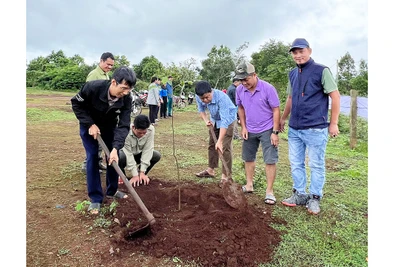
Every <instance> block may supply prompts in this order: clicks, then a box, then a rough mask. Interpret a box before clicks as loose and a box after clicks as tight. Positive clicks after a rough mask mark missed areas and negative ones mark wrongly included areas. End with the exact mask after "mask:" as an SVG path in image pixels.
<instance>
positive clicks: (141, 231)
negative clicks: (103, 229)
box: [124, 223, 151, 240]
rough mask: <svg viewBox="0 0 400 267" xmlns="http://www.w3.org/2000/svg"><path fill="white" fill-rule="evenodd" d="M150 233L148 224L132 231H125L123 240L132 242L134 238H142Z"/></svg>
mask: <svg viewBox="0 0 400 267" xmlns="http://www.w3.org/2000/svg"><path fill="white" fill-rule="evenodd" d="M150 233H151V228H150V223H148V224H145V225H143V226H139V227H135V228H133V229H126V232H125V234H124V238H125V239H126V240H133V239H135V238H139V237H143V236H146V235H148V234H150Z"/></svg>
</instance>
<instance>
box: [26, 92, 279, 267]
mask: <svg viewBox="0 0 400 267" xmlns="http://www.w3.org/2000/svg"><path fill="white" fill-rule="evenodd" d="M69 99H70V97H63V96H56V95H52V96H43V97H37V96H35V97H33V96H27V107H35V108H52V109H58V110H62V111H68V112H72V111H71V107H70V105H69ZM143 113H144V114H147V113H148V111H147V109H144V110H143ZM198 120H199V118H198V115H197V114H196V112H190V111H187V112H175V116H174V119H173V123H174V125H175V127H177V126H179V125H181V126H182V125H183V126H182V127H184V126H185V127H187V128H188V131H189V132H190V130H191V127H192V125H197V124H198ZM171 125H172V124H171V119H167V120H161V121H160V122H159V124H158V125H157V126H156V149H157V150H159V151H160V152H161V154H162V159H161V161H160V162H159V163H158V164H157V165H156V166H155V167H154V169H153V170H152V171H151V173H150V174H149V176H150V178H151V183H150V185H149V186H142V187H138V188H136V191H137V193H138V194H139V196H140V197H141V198H142V200H143V202H144V203H145V205H146V207H147V208H148V210H149V211H150V212H151V213H152V214H153V215H154V217H155V219H156V223H155V224H154V225H153V226H151V232H149V233H148V234H147V235H144V236H140V237H137V238H134V239H133V240H128V239H127V238H126V234H127V231H129V230H128V229H129V228H130V227H133V226H135V225H140V224H143V223H145V222H146V218H145V217H144V215H143V214H142V212H141V210H140V209H139V208H138V206H137V204H136V203H135V202H134V200H133V198H132V197H130V198H129V199H127V200H120V201H119V205H118V206H117V208H116V214H115V215H114V216H113V215H112V214H111V213H107V214H106V215H105V216H104V217H103V218H101V220H100V219H97V220H95V219H96V217H90V216H88V215H85V214H81V213H79V212H77V211H75V206H76V202H77V201H80V202H81V201H83V200H88V197H87V192H86V179H85V175H84V174H83V173H82V172H81V171H80V166H81V162H82V161H83V159H84V150H83V147H82V143H81V140H80V137H79V133H78V121H77V120H76V119H75V120H71V121H60V122H44V123H40V124H37V123H29V122H27V126H26V131H27V135H26V136H27V144H26V149H27V150H26V151H27V154H26V170H27V173H26V190H27V192H26V200H27V201H26V225H27V229H26V241H27V247H26V260H27V266H177V264H180V265H181V266H201V265H202V266H257V263H267V262H268V261H269V260H270V259H271V257H272V252H273V250H274V248H275V246H276V245H277V244H278V243H279V242H280V233H279V232H278V231H276V230H274V229H273V228H272V227H270V224H271V223H284V222H277V221H276V219H275V218H273V217H272V216H271V213H272V210H273V208H274V207H273V206H267V205H265V204H263V203H262V199H260V197H258V196H255V195H247V196H246V197H247V199H248V202H249V206H248V209H247V210H246V211H238V210H235V209H233V208H231V207H230V206H229V205H228V204H227V203H226V202H225V200H224V198H223V196H222V191H221V189H220V188H219V187H218V182H219V179H214V180H211V179H205V180H206V181H200V182H199V181H198V178H196V177H195V176H194V175H193V173H195V172H198V171H200V170H201V169H202V168H204V167H205V165H206V159H207V149H206V146H207V132H206V131H207V129H206V127H204V128H201V129H202V130H200V132H197V133H196V134H185V131H184V130H182V131H181V132H180V133H179V134H178V135H177V136H173V131H172V127H171ZM193 127H195V126H193ZM173 140H175V142H176V143H177V142H178V143H179V146H178V147H175V151H176V154H177V155H176V156H177V158H180V162H179V165H180V168H179V172H178V171H177V168H176V162H175V157H174V155H173V153H172V152H173V149H174V148H173V143H172V141H173ZM240 149H241V144H240V141H235V143H234V150H235V154H236V156H238V155H240ZM198 159H202V160H200V161H199V160H198ZM103 176H104V175H103ZM103 181H104V178H103ZM120 190H122V191H125V192H128V191H127V189H126V188H125V186H124V185H121V186H120ZM179 199H180V202H179ZM179 203H180V205H179ZM110 204H111V202H110V201H109V200H108V202H105V203H104V205H103V206H108V205H110ZM116 219H117V220H116ZM106 224H110V225H109V227H104V225H106ZM99 225H100V226H103V227H96V226H99Z"/></svg>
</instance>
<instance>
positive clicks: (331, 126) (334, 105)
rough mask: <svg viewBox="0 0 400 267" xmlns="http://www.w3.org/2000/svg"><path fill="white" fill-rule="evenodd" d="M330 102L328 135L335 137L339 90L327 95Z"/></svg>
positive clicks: (338, 109)
mask: <svg viewBox="0 0 400 267" xmlns="http://www.w3.org/2000/svg"><path fill="white" fill-rule="evenodd" d="M329 96H330V98H331V99H332V102H331V119H330V123H329V135H330V136H331V137H335V136H337V135H338V134H339V127H338V123H339V113H340V93H339V90H336V91H333V92H331V93H329Z"/></svg>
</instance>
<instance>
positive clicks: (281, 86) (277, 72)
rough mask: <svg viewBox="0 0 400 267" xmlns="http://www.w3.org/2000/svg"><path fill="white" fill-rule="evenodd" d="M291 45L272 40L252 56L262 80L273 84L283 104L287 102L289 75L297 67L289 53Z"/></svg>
mask: <svg viewBox="0 0 400 267" xmlns="http://www.w3.org/2000/svg"><path fill="white" fill-rule="evenodd" d="M289 48H290V44H286V45H285V44H284V43H283V42H281V41H276V40H274V39H270V40H269V41H267V42H266V43H265V44H264V45H262V46H261V49H260V51H259V52H255V53H253V54H252V55H251V58H252V60H251V62H252V64H253V65H254V67H255V69H256V73H257V75H258V77H260V79H262V80H265V81H267V82H269V83H270V84H272V85H273V86H274V87H275V88H276V90H277V92H278V95H279V99H280V101H281V103H284V102H285V100H286V88H287V84H288V73H289V71H290V70H291V69H293V68H294V67H296V63H295V62H294V61H293V59H292V56H291V55H290V53H289V52H288V51H289Z"/></svg>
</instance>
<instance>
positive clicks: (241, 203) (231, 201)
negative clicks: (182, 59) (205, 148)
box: [208, 125, 247, 210]
mask: <svg viewBox="0 0 400 267" xmlns="http://www.w3.org/2000/svg"><path fill="white" fill-rule="evenodd" d="M208 128H209V130H210V132H211V136H212V138H213V139H214V143H217V136H216V135H215V132H214V129H213V126H212V125H209V126H208ZM218 155H219V158H220V160H221V161H222V164H223V165H224V168H225V170H226V176H227V177H228V180H227V181H226V182H223V183H222V194H223V196H224V198H225V201H226V202H227V203H228V205H229V206H231V207H232V208H234V209H240V210H243V209H244V208H246V206H247V199H246V197H245V195H244V193H243V190H242V187H241V186H240V185H239V184H237V183H235V182H234V181H233V179H232V176H231V173H230V172H229V168H228V164H226V161H225V160H224V157H223V155H222V152H221V151H220V150H219V149H218Z"/></svg>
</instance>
